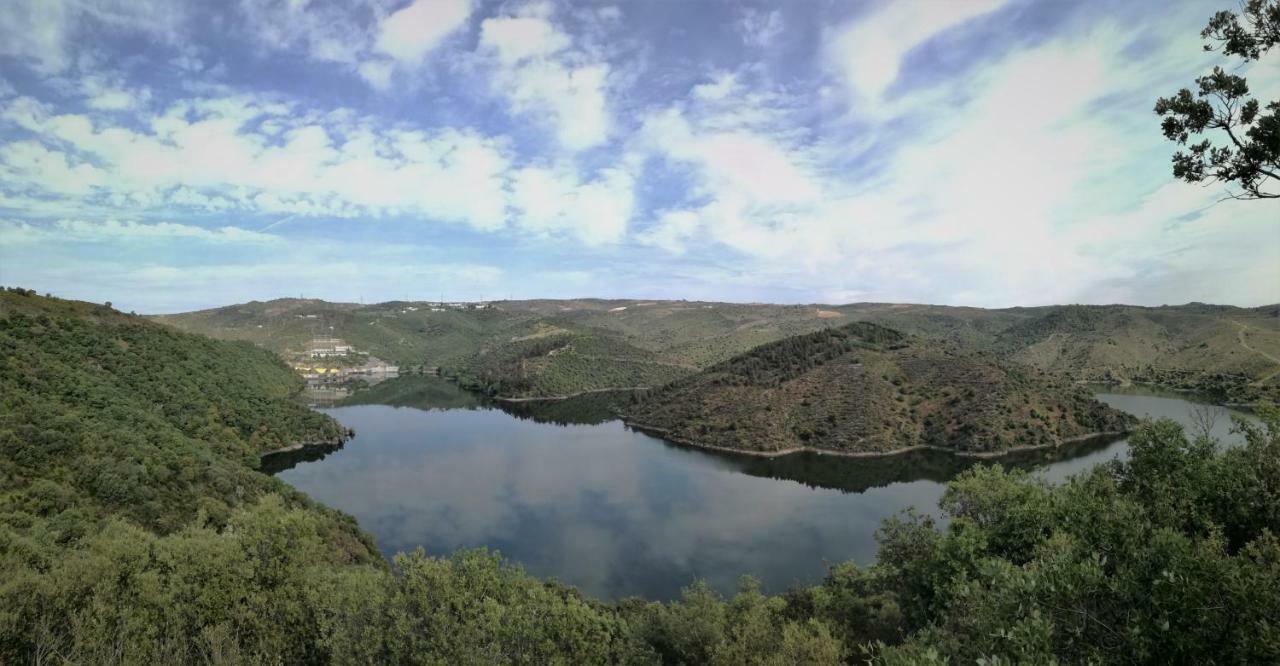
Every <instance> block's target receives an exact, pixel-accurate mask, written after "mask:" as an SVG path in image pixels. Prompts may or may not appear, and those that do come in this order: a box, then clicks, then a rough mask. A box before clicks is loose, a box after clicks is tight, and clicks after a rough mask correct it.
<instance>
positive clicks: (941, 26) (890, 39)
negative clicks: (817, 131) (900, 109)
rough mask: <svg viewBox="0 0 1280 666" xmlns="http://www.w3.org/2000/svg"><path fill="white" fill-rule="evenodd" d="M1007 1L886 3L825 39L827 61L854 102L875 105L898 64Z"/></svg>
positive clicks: (886, 87)
mask: <svg viewBox="0 0 1280 666" xmlns="http://www.w3.org/2000/svg"><path fill="white" fill-rule="evenodd" d="M1007 2H1008V0H961V1H956V2H931V3H915V2H886V3H884V4H883V5H882V6H881V7H880V8H879V9H877V10H875V11H874V12H873V13H872V14H871V15H870V16H859V17H858V18H856V19H854V20H853V21H852V22H851V23H849V24H847V25H844V26H842V27H839V28H837V29H835V30H834V31H832V32H831V34H829V35H828V43H827V57H828V58H829V59H830V60H831V61H832V63H833V64H834V65H835V67H836V68H837V70H838V71H840V72H841V74H842V75H843V76H844V80H845V84H846V85H847V86H848V88H849V90H850V92H852V93H853V94H854V96H855V98H856V99H858V100H859V101H861V102H865V103H867V104H869V105H872V106H874V105H875V104H878V103H879V101H880V98H881V97H882V96H883V95H884V92H885V90H886V89H888V87H889V86H890V85H892V84H893V82H894V81H895V80H896V79H897V78H898V70H899V68H900V66H901V64H902V59H903V57H905V56H906V55H907V54H908V53H910V52H911V50H912V49H914V48H915V47H917V46H919V45H921V44H923V43H924V42H926V41H928V40H929V39H930V38H931V37H933V36H935V35H937V34H939V33H941V32H943V31H945V30H947V29H949V28H952V27H955V26H957V25H959V24H961V23H964V22H965V21H968V20H970V19H973V18H975V17H978V16H981V15H983V14H987V13H989V12H992V11H995V10H996V9H998V8H1000V7H1001V6H1003V5H1004V4H1006V3H1007Z"/></svg>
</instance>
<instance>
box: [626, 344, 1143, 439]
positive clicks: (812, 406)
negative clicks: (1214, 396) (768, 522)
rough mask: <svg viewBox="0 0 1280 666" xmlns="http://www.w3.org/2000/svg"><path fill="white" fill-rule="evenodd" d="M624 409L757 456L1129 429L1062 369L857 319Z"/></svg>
mask: <svg viewBox="0 0 1280 666" xmlns="http://www.w3.org/2000/svg"><path fill="white" fill-rule="evenodd" d="M624 411H625V415H626V421H627V422H628V423H629V424H631V425H633V426H636V427H639V428H642V429H650V430H654V431H658V432H660V433H662V434H664V435H665V436H667V437H669V438H671V439H675V440H677V441H682V442H687V443H692V444H696V445H701V446H711V447H718V448H725V449H732V450H740V451H746V452H752V453H764V454H779V453H787V452H791V451H795V450H800V449H806V448H807V449H819V450H824V451H836V452H841V453H849V454H877V453H890V452H895V451H900V450H904V449H910V448H912V447H917V446H930V447H938V448H944V449H949V450H954V451H957V452H962V453H969V454H994V453H1000V452H1004V451H1008V450H1011V449H1016V448H1025V447H1033V446H1056V445H1059V444H1062V443H1064V442H1068V441H1071V440H1075V439H1080V438H1084V437H1088V436H1091V435H1094V434H1097V433H1102V432H1117V431H1121V430H1123V429H1125V428H1127V427H1128V425H1129V419H1128V417H1126V416H1124V415H1123V414H1121V413H1120V412H1117V411H1115V410H1112V409H1110V408H1109V407H1106V406H1105V405H1103V404H1101V403H1099V402H1097V401H1096V400H1094V399H1093V398H1092V397H1091V396H1090V395H1089V393H1088V392H1087V391H1086V390H1084V389H1083V388H1080V387H1078V386H1076V385H1075V384H1073V383H1072V382H1070V381H1069V380H1068V379H1067V378H1065V377H1062V376H1059V375H1052V374H1046V373H1044V372H1042V371H1039V370H1036V369H1033V368H1028V367H1025V366H1021V365H1018V364H1011V363H1006V362H1002V361H999V360H998V359H996V358H995V357H994V356H992V355H989V354H983V353H979V352H973V351H968V350H963V349H961V348H959V347H956V346H953V345H949V344H946V343H940V342H938V341H935V340H929V339H927V338H921V337H913V336H907V335H904V334H902V333H899V332H898V331H894V330H892V329H888V328H884V327H881V326H878V325H876V324H870V323H866V322H855V323H853V324H849V325H846V326H843V327H840V328H836V329H831V330H826V331H818V332H815V333H810V334H806V335H802V336H796V337H792V338H787V339H785V340H781V341H778V342H774V343H771V344H767V345H763V346H761V347H758V348H756V349H754V350H752V351H750V352H748V353H746V354H742V355H740V356H736V357H734V358H732V359H730V360H728V361H725V362H722V363H719V364H716V365H714V366H712V367H710V368H708V369H707V370H705V371H703V372H701V373H699V374H698V375H695V376H693V377H690V378H687V379H684V380H681V381H677V382H675V383H673V384H671V385H668V386H666V387H663V388H662V389H659V390H656V391H652V392H649V393H648V394H647V395H645V396H643V397H642V398H640V399H639V400H638V401H637V402H636V403H635V404H633V405H631V406H629V407H627V408H625V410H624Z"/></svg>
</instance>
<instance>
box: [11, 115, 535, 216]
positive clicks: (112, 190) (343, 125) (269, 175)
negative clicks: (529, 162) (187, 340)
mask: <svg viewBox="0 0 1280 666" xmlns="http://www.w3.org/2000/svg"><path fill="white" fill-rule="evenodd" d="M0 119H3V120H5V121H8V122H10V123H12V124H14V125H17V126H19V127H21V128H23V129H25V130H27V131H29V132H32V133H34V134H36V135H37V136H38V137H40V138H41V139H42V140H43V141H44V142H47V143H48V144H49V145H53V146H59V147H58V148H49V147H46V146H45V145H43V144H42V143H41V142H38V141H33V140H24V141H18V142H13V143H9V144H4V145H2V146H0V172H2V173H4V174H5V176H6V180H7V182H8V184H9V185H10V186H17V187H20V188H23V189H24V190H26V191H29V192H37V193H40V192H42V193H45V194H48V195H75V196H86V195H92V194H98V195H101V196H99V197H98V198H95V199H90V200H89V202H96V203H98V204H103V205H106V204H112V203H115V204H117V205H120V206H138V205H143V206H157V205H162V204H167V205H186V206H201V205H203V206H204V207H206V208H208V209H211V210H223V209H226V208H228V207H229V206H234V207H236V208H238V209H240V210H244V211H248V212H259V213H261V212H268V213H298V214H304V215H329V216H341V217H354V216H357V215H362V216H364V215H367V216H393V215H413V216H417V217H421V218H425V219H428V220H438V221H448V222H462V223H466V224H469V225H472V226H474V227H476V228H480V229H495V228H498V227H501V226H503V225H504V224H505V203H504V202H505V180H504V178H505V174H506V172H507V171H508V169H509V167H510V158H509V156H508V155H507V150H506V148H505V147H504V146H503V143H502V142H501V141H499V140H495V139H489V138H486V137H482V136H479V135H477V134H475V133H472V132H467V131H459V130H452V129H445V130H439V131H435V132H424V131H418V130H405V129H388V128H384V127H382V126H380V125H379V124H378V123H376V122H375V121H373V120H372V119H369V118H361V117H356V116H353V115H352V114H350V113H346V112H335V113H334V114H330V115H329V116H327V117H324V116H321V117H320V118H314V119H313V118H309V117H308V116H307V115H301V116H299V115H297V114H295V113H294V109H293V108H292V107H290V106H288V105H280V104H276V103H271V102H266V101H263V100H258V99H255V98H253V97H244V96H242V97H230V98H217V99H203V100H188V101H181V102H177V103H175V104H173V105H171V106H170V107H168V108H167V109H165V110H164V111H163V112H162V113H159V114H156V115H147V114H141V115H140V116H139V117H138V118H137V120H139V121H140V123H139V124H140V125H141V126H143V127H149V128H150V131H139V130H135V129H132V128H130V127H124V126H119V125H113V124H111V123H108V122H105V121H102V120H99V121H98V122H93V121H91V120H90V119H89V118H87V117H86V116H83V115H76V114H54V113H52V112H51V111H49V110H48V109H47V108H45V107H43V106H42V105H40V104H39V103H37V102H35V101H34V100H31V99H29V98H18V99H17V100H14V103H12V104H10V105H8V106H7V107H6V109H5V110H4V112H3V113H2V114H0ZM63 147H65V149H64V148H63ZM87 160H92V163H90V162H89V161H87Z"/></svg>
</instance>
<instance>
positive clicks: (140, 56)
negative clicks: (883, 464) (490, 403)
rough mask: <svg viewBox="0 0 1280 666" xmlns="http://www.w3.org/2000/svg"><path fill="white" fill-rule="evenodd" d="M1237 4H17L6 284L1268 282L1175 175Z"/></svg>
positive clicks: (420, 296)
mask: <svg viewBox="0 0 1280 666" xmlns="http://www.w3.org/2000/svg"><path fill="white" fill-rule="evenodd" d="M1231 8H1235V4H1233V3H1231V2H1200V1H1195V2H1177V3H1169V2H1165V1H1146V0H1143V1H1132V2H1130V1H1124V2H1121V1H1117V0H1109V1H1098V0H1081V1H1078V2H1030V1H1025V0H928V1H926V0H901V1H896V2H885V1H880V0H876V1H866V2H862V1H854V0H848V1H841V2H834V1H829V0H801V1H799V2H777V3H763V2H760V3H757V2H743V1H737V0H725V1H713V0H691V1H686V2H676V1H675V0H662V1H659V2H572V3H570V2H545V1H544V2H482V1H479V0H344V1H341V2H329V1H324V0H239V1H237V2H232V1H229V0H228V1H225V2H224V1H217V2H181V1H178V0H100V1H92V0H9V1H7V2H5V3H3V4H0V284H4V285H10V286H23V287H27V288H32V289H36V290H37V291H40V292H51V293H53V294H55V295H58V296H63V297H68V298H78V299H84V300H89V301H96V302H103V301H111V302H113V303H114V304H115V306H116V307H117V308H120V309H124V310H137V311H139V312H174V311H182V310H190V309H198V308H207V307H216V306H220V305H226V304H231V303H236V302H244V301H248V300H255V299H256V300H267V299H271V298H277V297H285V296H288V297H297V296H305V297H308V298H324V299H328V300H340V301H350V302H366V303H369V302H377V301H385V300H393V299H414V300H437V299H440V298H443V299H446V300H481V299H487V300H495V299H505V298H517V299H518V298H569V297H586V296H594V297H611V298H615V297H616V298H670V299H681V298H684V299H690V300H694V299H697V300H721V301H762V302H783V303H801V302H803V303H811V302H823V303H848V302H859V301H878V302H886V301H887V302H916V303H939V304H950V305H972V306H980V307H1007V306H1015V305H1043V304H1051V303H1133V304H1140V305H1160V304H1166V303H1170V304H1173V303H1185V302H1189V301H1202V302H1213V303H1229V304H1236V305H1246V306H1252V305H1262V304H1269V303H1275V302H1280V223H1278V221H1280V205H1278V204H1276V203H1275V202H1272V201H1253V202H1247V201H1233V200H1227V201H1223V199H1224V197H1225V196H1226V194H1227V193H1228V191H1227V190H1226V188H1224V187H1223V186H1222V185H1220V184H1217V185H1211V186H1208V187H1206V186H1201V185H1191V184H1185V183H1180V182H1176V181H1174V180H1173V178H1172V177H1171V175H1170V170H1169V157H1170V154H1171V153H1172V151H1173V148H1174V146H1173V145H1172V144H1170V143H1169V142H1167V141H1166V140H1165V139H1164V138H1163V136H1162V135H1161V133H1160V129H1159V118H1158V117H1157V116H1156V115H1155V114H1154V113H1153V111H1152V107H1153V105H1154V102H1155V99H1156V98H1157V97H1159V96H1162V95H1168V94H1171V93H1173V92H1175V91H1176V90H1177V89H1179V88H1181V87H1184V86H1190V85H1191V84H1192V81H1193V80H1194V78H1195V77H1196V76H1199V75H1201V74H1204V73H1206V72H1208V71H1209V70H1210V69H1211V68H1212V67H1213V66H1214V65H1215V64H1222V65H1226V66H1229V67H1231V68H1232V69H1233V71H1236V72H1241V73H1244V74H1246V75H1247V76H1248V78H1249V82H1250V86H1251V88H1252V90H1253V91H1254V93H1255V94H1256V95H1257V96H1258V97H1259V98H1261V99H1264V100H1268V99H1276V98H1280V66H1278V65H1280V60H1278V59H1277V58H1280V56H1277V54H1276V53H1272V54H1270V55H1269V56H1267V58H1265V59H1264V60H1262V61H1260V62H1258V63H1255V64H1254V65H1252V66H1249V67H1242V66H1239V65H1238V64H1237V63H1236V62H1234V61H1230V60H1227V59H1224V58H1223V57H1222V56H1221V55H1220V54H1217V53H1206V52H1204V51H1203V50H1202V48H1201V43H1202V42H1201V40H1200V38H1199V31H1200V29H1201V28H1203V26H1204V24H1205V22H1206V21H1207V19H1208V18H1209V16H1211V15H1212V14H1213V13H1214V12H1215V11H1217V10H1219V9H1231Z"/></svg>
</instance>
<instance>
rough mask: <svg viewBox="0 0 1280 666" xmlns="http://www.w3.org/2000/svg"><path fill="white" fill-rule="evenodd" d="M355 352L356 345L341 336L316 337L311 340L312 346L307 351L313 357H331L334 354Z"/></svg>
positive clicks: (341, 354) (343, 354) (342, 354)
mask: <svg viewBox="0 0 1280 666" xmlns="http://www.w3.org/2000/svg"><path fill="white" fill-rule="evenodd" d="M353 352H355V347H352V346H351V345H349V344H347V343H345V342H343V341H342V340H341V339H339V338H316V339H314V340H312V341H311V348H310V349H309V350H308V351H307V355H308V356H310V357H311V358H330V357H333V356H347V355H349V354H351V353H353Z"/></svg>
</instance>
